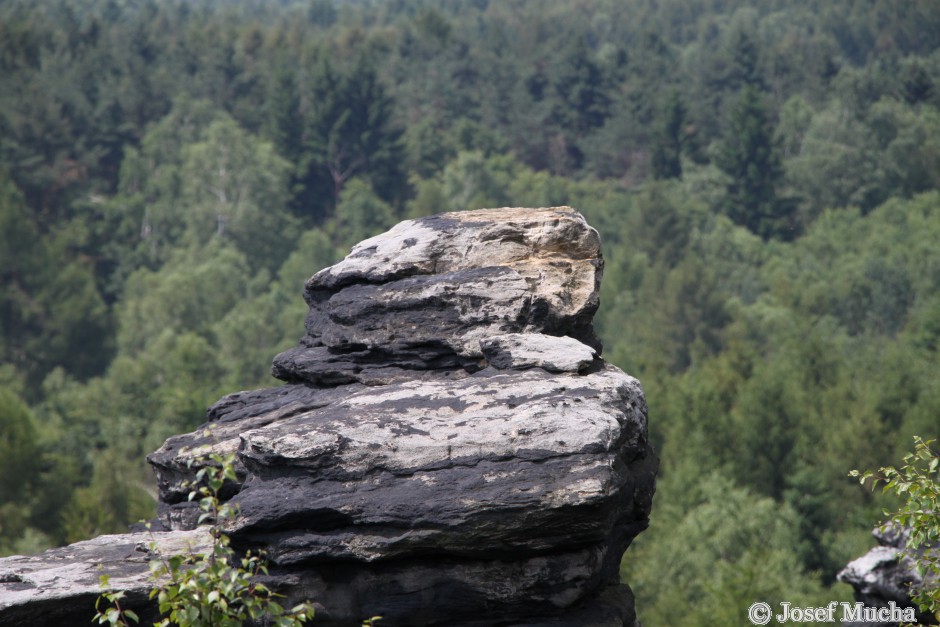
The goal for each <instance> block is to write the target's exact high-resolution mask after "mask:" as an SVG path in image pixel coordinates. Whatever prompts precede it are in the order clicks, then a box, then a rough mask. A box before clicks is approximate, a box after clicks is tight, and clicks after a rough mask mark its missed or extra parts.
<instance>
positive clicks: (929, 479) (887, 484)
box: [849, 436, 940, 619]
mask: <svg viewBox="0 0 940 627" xmlns="http://www.w3.org/2000/svg"><path fill="white" fill-rule="evenodd" d="M935 442H936V441H935V440H927V441H925V440H923V439H922V438H920V437H917V436H915V437H914V451H913V452H912V453H908V454H907V455H905V456H904V458H903V461H904V465H903V466H901V468H899V469H898V468H894V467H893V466H887V467H884V468H881V469H879V471H878V473H874V472H872V471H866V472H864V473H860V472H859V471H858V470H853V471H852V472H850V473H849V476H851V477H856V478H857V479H858V480H859V483H861V484H863V485H864V484H865V483H866V482H868V481H870V482H871V488H872V490H874V489H875V488H876V487H877V486H878V485H879V484H884V485H883V487H882V492H883V493H886V492H894V493H895V494H897V495H898V496H900V497H902V498H905V499H906V500H905V502H904V503H903V504H902V505H901V507H900V508H899V509H898V511H896V512H888V511H885V512H884V514H885V516H887V517H888V520H887V521H886V522H885V523H883V524H882V525H881V529H882V530H883V531H884V530H886V529H887V528H888V527H891V526H894V527H896V528H897V529H898V530H899V531H900V532H901V533H902V537H906V543H905V547H904V549H902V551H901V557H902V558H903V557H907V558H909V559H910V560H911V561H912V562H913V563H914V564H915V566H916V568H917V572H918V574H919V575H920V577H921V582H922V583H921V584H920V585H918V586H912V588H911V598H912V599H913V600H914V602H915V603H917V605H918V606H919V607H920V609H921V611H922V612H926V613H931V614H934V615H935V616H936V617H937V618H938V619H940V585H938V583H937V582H940V553H938V552H937V547H938V544H940V452H938V451H937V450H935V449H934V448H933V446H934V444H935ZM929 581H932V582H934V583H932V584H928V582H929Z"/></svg>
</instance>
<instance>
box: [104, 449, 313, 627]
mask: <svg viewBox="0 0 940 627" xmlns="http://www.w3.org/2000/svg"><path fill="white" fill-rule="evenodd" d="M234 459H235V458H234V455H228V456H225V457H223V456H221V455H212V456H211V457H210V458H209V460H207V463H206V464H205V465H204V466H203V467H202V468H201V469H200V470H199V472H198V473H197V474H196V483H195V485H193V486H192V487H193V490H192V491H191V492H190V493H189V500H194V499H196V498H198V499H199V508H200V509H201V510H202V514H200V516H199V523H200V524H202V523H207V524H209V525H210V533H211V535H212V538H213V541H212V548H211V550H210V551H209V552H208V553H206V554H189V555H172V556H169V557H167V556H162V555H159V554H156V543H153V544H152V545H151V550H153V551H154V552H155V554H156V557H155V558H154V559H153V560H151V562H150V571H151V574H152V578H153V581H154V582H159V585H158V586H157V587H155V588H154V589H153V590H152V591H151V592H150V598H151V599H154V598H155V599H157V602H158V604H159V608H160V613H161V614H162V615H163V616H164V618H163V619H162V620H160V621H159V622H157V623H155V624H154V625H155V627H170V626H171V625H178V626H179V627H241V626H242V625H243V624H244V623H245V621H260V620H262V619H263V620H264V621H265V624H268V625H274V626H276V627H298V626H299V625H302V624H303V623H306V622H307V621H309V620H311V619H312V618H313V614H314V608H313V605H311V604H310V603H303V604H301V605H298V606H296V607H294V608H292V609H291V610H289V611H287V610H285V609H284V608H283V607H282V606H281V605H279V604H278V603H277V601H276V600H275V599H276V598H277V596H278V595H276V594H275V593H274V592H272V591H271V590H270V589H268V588H267V587H266V586H265V585H264V584H262V583H259V582H257V581H256V579H257V577H258V576H259V575H262V574H267V572H268V571H267V566H266V565H265V562H264V559H263V558H262V557H261V556H260V555H256V554H252V553H251V552H249V553H248V554H246V555H245V556H244V557H242V558H240V559H239V558H238V557H237V556H236V554H235V551H234V549H232V547H231V546H230V543H229V538H228V536H227V535H226V534H225V533H223V532H222V524H223V522H224V521H225V520H228V519H230V518H232V517H234V516H235V514H236V510H235V508H234V507H232V506H231V505H229V504H227V503H222V502H220V500H219V491H220V490H221V489H222V486H223V485H224V483H225V482H226V481H227V480H228V481H234V480H235V468H234ZM101 582H102V586H103V587H107V586H108V578H107V576H106V575H105V576H102V578H101ZM123 597H124V593H123V592H120V591H119V592H106V593H104V594H102V595H101V597H100V598H99V599H98V603H97V604H96V609H97V610H98V611H97V614H96V615H95V619H97V621H98V624H99V625H105V624H107V625H121V626H124V627H128V626H129V622H128V621H129V620H130V621H133V622H135V623H136V622H139V619H138V617H137V615H136V614H134V612H133V611H131V610H129V609H126V608H123V607H121V601H122V599H123Z"/></svg>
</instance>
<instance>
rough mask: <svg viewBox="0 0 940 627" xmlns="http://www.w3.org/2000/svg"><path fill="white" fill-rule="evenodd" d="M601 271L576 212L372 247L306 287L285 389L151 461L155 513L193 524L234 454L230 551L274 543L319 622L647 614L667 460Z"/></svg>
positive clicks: (464, 222) (359, 249)
mask: <svg viewBox="0 0 940 627" xmlns="http://www.w3.org/2000/svg"><path fill="white" fill-rule="evenodd" d="M602 267H603V263H602V258H601V255H600V248H599V240H598V237H597V233H596V232H595V231H594V230H593V229H592V228H590V227H589V226H588V225H587V224H586V223H585V222H584V219H583V218H582V217H581V216H580V214H578V213H577V212H575V211H573V210H571V209H568V208H553V209H494V210H484V211H472V212H464V213H457V214H445V215H441V216H435V217H432V218H426V219H422V220H415V221H407V222H403V223H401V224H399V225H398V226H396V227H395V228H393V229H392V230H390V231H389V232H387V233H385V234H383V235H380V236H377V237H375V238H372V239H369V240H366V241H364V242H362V243H361V244H359V245H358V246H356V247H355V248H353V251H352V253H351V254H350V255H349V256H348V257H347V258H346V259H345V260H344V261H342V262H340V263H338V264H336V265H335V266H332V267H331V268H327V269H326V270H323V271H321V272H319V273H318V274H316V275H315V276H314V277H313V278H311V279H310V280H309V281H308V282H307V285H306V289H305V293H304V297H305V299H306V301H307V303H308V305H309V306H310V311H309V314H308V316H307V319H306V325H305V326H306V334H305V335H304V337H303V339H302V340H301V342H300V345H299V346H298V347H296V348H294V349H291V350H288V351H286V352H284V353H282V354H280V355H278V356H277V357H276V358H275V360H274V366H273V372H274V374H275V376H277V377H278V378H280V379H282V380H283V381H285V382H286V384H285V385H283V386H281V387H276V388H270V389H266V390H257V391H252V392H239V393H237V394H232V395H229V396H227V397H225V398H223V399H222V400H220V401H219V402H218V403H216V404H215V405H214V406H213V407H211V408H210V409H209V412H208V422H207V423H206V425H204V426H203V427H201V428H200V429H198V430H196V431H195V432H193V433H191V434H184V435H179V436H175V437H173V438H170V439H169V440H168V441H167V442H166V444H164V446H163V447H162V448H161V449H160V450H159V451H157V452H155V453H153V454H152V455H151V456H150V457H149V461H150V462H151V464H152V465H153V467H154V469H155V471H156V474H157V482H158V487H159V490H160V507H159V521H160V523H161V524H162V526H163V527H164V528H165V529H166V530H167V531H166V533H177V534H187V533H199V531H198V530H195V527H196V518H197V512H196V511H195V510H194V509H193V506H192V504H191V503H188V502H187V501H186V495H187V494H188V488H186V487H185V485H184V484H185V482H186V481H187V480H189V479H191V478H192V477H193V475H194V474H195V473H196V472H197V470H198V468H199V460H200V459H202V458H203V457H205V456H206V455H207V454H209V453H212V452H220V453H227V452H235V453H237V459H238V462H237V463H238V478H239V481H238V482H237V483H236V484H235V485H232V486H230V489H229V490H228V491H227V492H226V494H225V495H224V496H225V497H226V498H230V499H231V501H232V502H234V503H237V504H238V506H239V515H238V516H237V517H236V518H235V519H234V520H232V521H230V522H229V523H228V524H227V532H228V534H229V535H230V537H231V538H232V542H233V545H234V546H236V547H237V548H240V549H249V548H252V549H254V548H262V549H264V550H265V551H267V555H268V559H269V563H270V566H271V570H270V581H269V582H268V583H270V584H271V585H273V586H275V587H276V588H277V589H279V590H280V591H281V592H282V593H284V594H285V595H286V596H287V602H288V603H292V602H294V601H300V600H306V599H311V600H313V601H314V602H315V603H316V604H317V606H318V608H319V609H318V614H317V618H316V622H317V624H318V625H325V626H332V625H337V626H338V625H355V624H359V623H360V622H361V620H362V619H363V618H367V617H369V616H375V615H381V616H383V617H384V620H383V623H382V624H388V625H461V626H471V625H479V626H483V625H487V626H489V625H531V626H535V625H598V626H600V625H611V626H614V625H616V626H624V625H634V624H636V613H635V610H634V607H633V597H632V593H631V592H630V590H629V587H627V586H626V585H624V584H620V583H619V582H618V570H619V564H620V560H621V556H622V555H623V553H624V551H625V550H626V549H627V547H628V546H629V544H630V542H631V541H632V540H633V538H634V537H636V535H637V534H638V533H640V532H641V531H642V530H643V529H645V528H646V525H647V523H648V516H649V512H650V508H651V504H652V496H653V491H654V476H655V472H656V468H657V463H658V462H657V460H656V457H655V455H654V454H653V453H652V450H651V448H650V445H649V443H648V440H647V424H646V419H647V408H646V403H645V399H644V397H643V392H642V389H641V388H640V384H639V382H638V381H636V379H634V378H632V377H630V376H628V375H626V374H624V373H623V372H621V371H620V370H618V369H617V368H615V367H613V366H611V365H609V364H606V363H605V362H604V361H603V360H602V359H601V358H600V356H599V353H600V348H601V347H600V343H599V342H598V341H597V338H596V337H595V335H594V332H593V328H592V325H591V319H592V316H593V314H594V312H595V310H596V308H597V306H598V298H597V293H598V288H599V285H600V276H601V271H602ZM4 564H5V561H4V560H0V574H2V572H3V571H2V567H3V566H4ZM13 568H14V570H15V566H13ZM3 586H4V584H3V583H2V582H0V604H2V603H3V602H4V601H5V599H6V598H7V597H6V594H7V593H6V591H5V588H4V587H3ZM14 605H15V603H14ZM92 613H93V612H92ZM3 615H4V610H3V608H2V605H0V621H2V620H3V619H2V617H3ZM89 618H90V614H89ZM86 620H87V619H86ZM83 622H84V621H83ZM0 624H3V623H2V622H0Z"/></svg>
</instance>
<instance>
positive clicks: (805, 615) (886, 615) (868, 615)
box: [747, 601, 916, 625]
mask: <svg viewBox="0 0 940 627" xmlns="http://www.w3.org/2000/svg"><path fill="white" fill-rule="evenodd" d="M747 617H748V619H749V620H750V621H751V624H753V625H767V624H769V623H770V621H771V620H774V621H776V623H779V624H782V623H841V622H843V621H859V622H871V623H879V622H881V623H913V622H914V620H915V618H916V617H915V614H914V608H913V607H898V605H897V604H896V603H895V602H894V601H891V602H890V603H889V604H888V607H865V605H863V604H862V603H845V602H842V603H839V602H837V601H833V602H832V603H830V604H829V605H826V606H824V607H798V606H795V605H793V604H792V603H787V602H783V603H781V604H780V606H779V607H778V608H777V611H776V612H774V608H772V607H771V606H770V604H769V603H764V602H763V601H758V602H757V603H752V604H751V607H749V608H747Z"/></svg>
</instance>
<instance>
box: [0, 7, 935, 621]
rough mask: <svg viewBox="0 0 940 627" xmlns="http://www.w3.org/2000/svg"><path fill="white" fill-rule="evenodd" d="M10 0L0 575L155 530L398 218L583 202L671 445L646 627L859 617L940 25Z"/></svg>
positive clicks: (916, 256) (919, 250)
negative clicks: (175, 485) (183, 454)
mask: <svg viewBox="0 0 940 627" xmlns="http://www.w3.org/2000/svg"><path fill="white" fill-rule="evenodd" d="M744 4H745V3H739V2H731V1H728V0H658V1H654V0H593V1H587V0H540V1H538V2H535V1H530V2H525V1H522V0H500V1H499V2H495V1H488V0H448V1H446V2H434V1H431V0H228V1H226V2H210V1H209V0H196V1H184V0H81V1H79V0H41V1H39V2H35V1H33V0H8V1H6V2H4V3H2V4H0V85H2V86H3V88H2V89H0V276H2V280H0V364H2V365H0V554H11V553H22V552H31V551H38V550H41V549H43V548H46V547H49V546H53V545H58V544H62V543H66V542H71V541H76V540H79V539H84V538H88V537H91V536H94V535H97V534H101V533H106V532H116V531H123V530H124V529H125V528H126V526H127V525H128V524H129V523H133V522H135V521H137V520H139V519H141V518H148V517H151V516H152V515H153V513H154V507H155V499H154V494H153V488H152V485H153V480H152V477H151V476H150V474H149V471H148V469H147V468H146V465H145V463H144V461H143V459H144V456H145V455H146V454H147V453H149V452H151V451H152V450H154V449H156V448H157V447H158V446H159V445H160V444H161V443H162V442H163V440H164V439H165V438H166V437H167V436H169V435H171V434H173V433H177V432H181V431H187V430H191V429H192V428H194V427H195V426H197V425H198V424H200V423H201V422H202V421H203V417H204V411H205V408H206V407H207V406H208V405H209V404H211V403H212V402H214V401H215V400H216V399H217V398H218V397H219V396H221V395H223V394H225V393H228V392H231V391H234V390H238V389H249V388H253V387H260V386H262V385H271V384H272V380H271V379H270V375H269V372H268V367H267V365H268V364H269V363H270V360H271V358H272V356H273V355H274V354H275V353H277V352H278V351H280V350H283V349H284V348H286V347H288V346H291V345H293V344H294V343H295V342H296V340H297V338H298V337H299V335H300V334H301V333H302V325H303V316H304V313H305V311H306V306H305V305H304V303H303V301H302V299H301V298H300V292H301V289H302V286H303V282H304V280H305V279H306V278H307V277H308V276H309V275H310V274H312V273H313V272H314V271H316V270H317V269H319V268H322V267H325V266H326V265H329V264H331V263H333V262H334V261H336V260H337V259H339V258H341V257H342V256H343V255H344V254H345V252H346V251H347V250H348V247H349V246H350V245H351V244H353V243H355V242H357V241H359V240H361V239H363V238H364V237H367V236H369V235H372V234H375V233H377V232H380V231H382V230H384V229H386V228H388V227H389V226H391V225H392V224H394V223H396V222H397V221H399V220H401V219H404V218H407V217H416V216H421V215H427V214H430V213H437V212H440V211H452V210H463V209H473V208H479V207H492V206H506V205H513V206H554V205H563V204H567V205H571V206H574V207H576V208H578V209H580V210H581V211H582V212H583V213H584V214H585V215H586V216H587V218H588V220H589V221H590V222H591V224H593V225H594V226H595V227H597V228H598V229H599V231H600V232H601V236H602V239H603V246H604V254H605V257H606V262H607V265H606V271H605V278H604V284H603V293H602V303H601V309H600V311H599V313H598V318H597V323H598V327H599V332H600V335H601V337H602V339H603V340H604V343H605V353H604V354H605V357H606V358H607V359H608V360H610V361H612V362H613V363H615V364H617V365H618V366H620V367H622V368H623V369H625V370H626V371H627V372H629V373H631V374H633V375H635V376H637V377H638V378H640V379H641V381H643V384H644V387H645V389H646V393H647V397H648V401H649V405H650V423H651V426H652V430H653V437H654V441H655V444H656V447H657V450H658V451H659V454H660V456H661V457H662V469H661V474H660V480H659V489H658V492H657V496H656V501H655V504H654V509H653V517H652V522H651V527H650V529H649V530H648V531H647V532H646V533H644V534H643V535H642V536H640V538H639V539H638V540H637V542H636V544H635V545H634V547H632V548H631V549H630V551H629V552H628V553H627V559H626V561H625V563H624V569H625V571H626V572H628V573H629V576H628V578H627V579H628V580H629V581H630V583H631V585H633V586H634V589H635V592H636V594H637V607H638V608H639V612H640V615H641V618H642V620H643V621H644V623H647V624H649V625H666V624H669V625H679V624H689V625H703V624H714V625H728V624H739V623H740V622H741V621H742V620H743V616H744V614H743V613H742V612H743V611H744V609H746V607H747V605H748V604H749V603H750V602H751V601H753V600H755V599H760V600H766V601H768V602H771V603H775V602H779V601H781V600H787V601H790V602H792V603H794V604H796V605H809V604H817V605H822V604H825V603H827V602H829V601H832V600H848V599H849V598H850V596H851V591H850V589H849V588H848V587H847V586H845V585H843V584H837V583H835V574H836V572H838V570H839V569H840V568H841V567H842V566H843V565H844V564H845V563H846V562H847V561H849V560H850V559H852V558H854V557H856V556H858V555H860V554H861V553H863V552H864V551H865V550H866V549H867V548H868V547H869V546H870V545H871V540H870V537H869V532H870V529H871V526H872V525H873V524H874V523H875V522H877V521H878V520H879V519H880V517H881V509H882V508H883V507H885V506H890V505H891V503H890V502H887V501H885V500H881V499H880V498H878V497H876V496H873V495H872V494H871V493H869V492H867V491H866V490H865V489H863V488H862V487H861V486H859V485H858V484H857V482H855V481H853V480H851V479H849V478H848V477H847V473H848V472H849V470H851V469H853V468H875V467H878V466H879V465H883V464H888V463H895V462H896V461H897V460H898V459H900V456H901V454H902V453H903V452H904V451H906V450H908V449H909V448H910V447H911V442H912V437H913V436H914V435H915V434H918V435H921V436H924V437H935V436H936V435H938V431H940V380H938V378H937V377H936V372H937V369H938V366H940V353H938V351H940V255H938V254H937V250H938V244H937V242H938V241H940V51H938V48H940V3H936V2H932V1H929V0H911V1H909V2H896V1H894V0H804V1H801V2H796V1H792V0H791V1H788V0H755V1H754V2H750V3H746V6H744Z"/></svg>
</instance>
